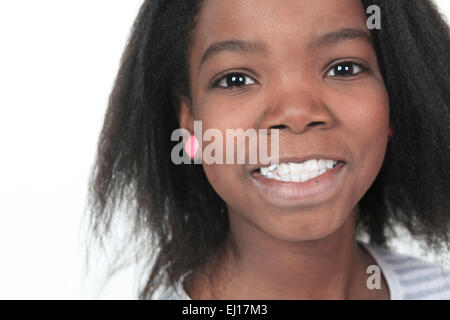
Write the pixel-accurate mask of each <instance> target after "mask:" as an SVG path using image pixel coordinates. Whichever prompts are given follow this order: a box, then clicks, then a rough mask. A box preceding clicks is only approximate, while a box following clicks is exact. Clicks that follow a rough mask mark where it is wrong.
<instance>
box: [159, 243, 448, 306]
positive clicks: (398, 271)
mask: <svg viewBox="0 0 450 320" xmlns="http://www.w3.org/2000/svg"><path fill="white" fill-rule="evenodd" d="M361 244H362V245H363V246H364V247H365V248H366V249H367V251H368V252H369V253H370V254H371V256H372V257H373V259H374V260H375V261H376V263H377V264H378V266H379V267H380V270H381V272H382V273H383V275H384V278H385V279H386V282H387V285H388V289H389V293H390V298H391V300H450V271H449V270H445V269H443V268H442V267H441V266H440V265H438V264H434V263H430V262H426V261H424V260H422V259H418V258H415V257H411V256H407V255H403V254H399V253H396V252H394V251H391V250H387V249H384V248H381V247H376V246H372V245H368V244H365V243H362V242H361ZM187 274H188V273H186V274H185V276H186V275H187ZM185 276H183V277H182V278H181V279H180V280H179V281H178V282H177V284H176V286H175V287H171V288H169V289H167V290H166V291H164V292H163V293H162V294H161V295H160V296H159V298H158V299H160V300H191V298H190V297H189V295H188V294H187V293H186V291H185V290H184V288H183V280H184V278H185Z"/></svg>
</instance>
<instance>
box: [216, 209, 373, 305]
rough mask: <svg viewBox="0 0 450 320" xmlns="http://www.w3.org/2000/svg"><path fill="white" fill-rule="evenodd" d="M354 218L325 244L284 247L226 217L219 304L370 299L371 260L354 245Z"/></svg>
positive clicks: (293, 243)
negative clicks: (236, 300)
mask: <svg viewBox="0 0 450 320" xmlns="http://www.w3.org/2000/svg"><path fill="white" fill-rule="evenodd" d="M355 212H356V210H354V211H353V212H352V214H350V215H349V218H348V219H347V220H346V222H344V224H343V225H342V226H341V228H340V229H339V230H337V231H336V232H334V233H333V234H331V235H329V236H328V237H326V238H323V239H318V240H308V241H282V240H279V239H275V238H273V237H270V236H269V235H267V233H264V232H263V231H262V230H261V229H259V228H257V227H256V226H254V225H251V224H248V223H243V221H237V219H239V216H238V215H236V214H232V213H231V214H230V233H229V236H228V238H227V240H226V242H225V246H224V251H225V253H226V254H225V255H224V256H225V258H223V259H221V262H220V263H219V264H217V265H218V266H220V267H219V268H218V271H217V269H215V271H214V272H215V273H216V276H215V278H216V279H217V278H218V279H220V280H219V283H221V284H222V285H221V286H220V287H219V286H218V287H216V288H215V289H214V290H215V292H216V295H217V294H218V295H220V296H222V297H223V298H225V299H226V298H230V299H234V298H236V292H239V298H241V297H242V298H243V299H247V298H248V299H352V298H362V296H364V295H365V294H369V293H368V292H367V291H368V289H367V287H366V280H367V277H368V275H367V274H366V273H365V271H366V268H367V266H368V265H370V264H373V263H372V262H373V261H371V258H370V256H369V255H368V254H367V253H366V252H365V250H363V249H362V248H361V247H360V246H359V245H358V243H357V242H356V240H355Z"/></svg>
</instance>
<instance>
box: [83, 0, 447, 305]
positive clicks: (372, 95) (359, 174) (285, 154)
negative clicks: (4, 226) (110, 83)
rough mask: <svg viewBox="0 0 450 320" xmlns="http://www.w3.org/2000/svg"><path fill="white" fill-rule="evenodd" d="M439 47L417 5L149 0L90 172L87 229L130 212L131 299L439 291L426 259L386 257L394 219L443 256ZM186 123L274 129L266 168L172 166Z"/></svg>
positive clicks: (431, 22)
mask: <svg viewBox="0 0 450 320" xmlns="http://www.w3.org/2000/svg"><path fill="white" fill-rule="evenodd" d="M372 5H375V7H373V6H372ZM369 6H372V7H371V8H369ZM368 8H369V9H370V10H372V11H370V10H369V12H368V10H367V9H368ZM373 8H375V9H373ZM377 8H378V9H379V11H377ZM372 14H373V15H372ZM377 14H378V16H377ZM369 18H370V19H372V21H375V20H376V19H377V18H379V19H380V21H379V25H378V27H377V28H369V26H371V25H372V26H373V25H375V26H376V25H377V24H376V23H375V24H370V23H368V19H369ZM449 52H450V36H449V29H448V26H447V24H446V23H445V22H444V20H443V18H442V17H441V16H440V14H439V13H438V11H437V9H436V8H435V6H434V5H433V3H432V2H431V1H428V0H395V1H389V0H385V1H382V0H372V1H366V0H362V1H361V0H315V1H310V0H283V1H273V0H245V1H242V0H226V1H225V0H208V1H201V0H160V1H157V0H147V1H145V2H144V4H143V5H142V8H141V10H140V12H139V16H138V17H137V20H136V22H135V24H134V26H133V30H132V35H131V37H130V39H129V43H128V46H127V48H126V51H125V53H124V56H123V58H122V61H121V68H120V71H119V74H118V77H117V79H116V83H115V86H114V89H113V91H112V93H111V96H110V100H109V107H108V110H107V114H106V118H105V123H104V128H103V130H102V133H101V137H100V140H99V147H98V154H97V160H96V163H95V166H94V168H93V171H92V177H91V185H90V186H91V189H90V198H89V208H91V210H92V216H91V218H92V220H91V227H92V233H93V235H94V236H96V238H97V239H99V240H100V242H101V243H102V242H103V241H104V239H105V236H106V234H108V232H109V231H110V229H111V223H112V221H113V220H115V218H116V217H117V215H118V214H119V211H118V210H117V207H118V205H119V204H122V205H126V208H127V210H126V213H127V218H128V219H129V221H131V222H132V223H133V224H132V229H131V230H130V236H131V238H130V239H131V240H133V241H134V242H135V243H136V244H137V245H138V247H137V248H138V250H137V251H136V256H137V257H139V258H141V259H143V260H144V261H145V262H147V264H146V266H147V269H146V274H147V278H146V282H145V285H144V286H143V287H142V288H141V290H140V294H139V298H140V299H152V298H161V299H445V298H448V297H450V277H448V276H447V275H446V274H445V273H444V271H443V270H441V268H440V267H439V266H438V265H434V264H430V263H427V262H424V261H422V260H419V259H416V258H412V257H408V256H403V255H400V254H397V253H395V252H394V251H392V250H391V249H389V247H388V240H389V239H390V238H392V237H393V236H394V235H395V234H394V232H393V231H394V227H396V226H402V227H405V228H407V230H409V232H410V233H411V234H412V235H413V236H414V237H416V238H417V239H420V240H421V241H422V242H423V243H424V244H426V245H427V246H428V247H429V248H430V249H432V250H434V251H435V252H439V250H440V249H442V248H444V249H448V243H449V242H448V240H449V239H448V235H449V230H450V228H449V221H450V197H449V195H450V90H449V89H450V65H449V61H450V57H449ZM194 121H201V123H202V127H203V132H204V131H205V130H208V129H216V130H218V131H219V132H222V133H223V134H224V136H225V131H226V129H235V130H236V129H243V130H244V131H245V130H247V129H278V130H279V131H278V132H279V159H278V161H277V162H274V163H271V164H272V165H274V166H272V167H271V168H270V169H272V174H271V175H267V172H268V170H269V169H268V168H267V166H266V165H263V164H262V163H257V164H249V163H245V164H218V163H213V164H207V163H205V162H203V163H202V164H194V163H192V164H180V165H176V164H174V162H173V161H172V158H171V154H172V149H173V148H174V146H175V145H176V144H178V143H179V141H171V135H172V132H174V130H176V129H179V128H183V129H186V130H188V131H189V132H190V133H191V134H192V135H194V134H195V132H194ZM196 138H198V140H200V139H202V137H200V136H197V137H196ZM207 146H208V142H207V141H206V142H205V141H203V144H202V148H203V150H204V149H205V148H206V147H207ZM202 148H201V149H202ZM203 150H198V151H197V152H202V151H203ZM327 160H328V161H327ZM330 161H331V162H330ZM306 162H308V163H309V164H308V165H306V164H305V163H306ZM329 163H331V164H332V165H331V166H328V165H327V164H329ZM317 166H319V167H320V168H319V169H321V170H320V173H318V171H317V170H318V168H317ZM261 168H263V169H261ZM296 170H298V171H296ZM300 171H301V173H300V178H299V175H298V174H297V175H296V173H298V172H300ZM364 236H366V238H367V241H366V242H363V241H362V240H361V239H362V238H363V237H364ZM126 244H128V242H127V243H126ZM377 268H379V269H377Z"/></svg>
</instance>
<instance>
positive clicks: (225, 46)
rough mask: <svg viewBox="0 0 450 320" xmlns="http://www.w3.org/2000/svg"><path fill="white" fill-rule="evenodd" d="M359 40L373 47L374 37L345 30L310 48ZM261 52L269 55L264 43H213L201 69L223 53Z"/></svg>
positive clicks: (242, 41) (244, 41) (356, 31)
mask: <svg viewBox="0 0 450 320" xmlns="http://www.w3.org/2000/svg"><path fill="white" fill-rule="evenodd" d="M352 39H359V40H364V41H367V42H368V43H369V44H371V45H372V37H371V36H370V34H368V33H367V32H365V31H364V30H363V29H354V28H344V29H340V30H337V31H332V32H329V33H326V34H324V35H322V36H320V37H319V38H318V39H315V40H313V41H312V42H311V43H310V44H309V46H308V47H311V48H312V47H314V48H315V47H320V46H326V45H333V44H336V43H337V42H339V41H343V40H352ZM225 51H228V52H260V53H267V52H268V49H267V46H266V44H265V43H264V42H261V41H251V40H238V39H230V40H225V41H221V42H216V43H213V44H212V45H210V46H209V47H208V49H206V51H205V52H204V53H203V56H202V58H201V60H200V65H199V69H200V68H201V66H202V65H203V64H205V63H206V61H208V60H209V59H211V58H212V57H213V56H215V55H217V54H219V53H222V52H225Z"/></svg>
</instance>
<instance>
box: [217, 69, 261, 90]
mask: <svg viewBox="0 0 450 320" xmlns="http://www.w3.org/2000/svg"><path fill="white" fill-rule="evenodd" d="M254 83H255V81H253V79H252V78H250V77H249V76H246V75H245V74H243V73H236V72H235V73H229V74H227V75H226V76H224V77H222V78H220V79H219V80H217V81H216V82H215V83H214V84H213V87H221V88H224V89H229V88H232V87H242V86H246V85H250V84H254Z"/></svg>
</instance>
